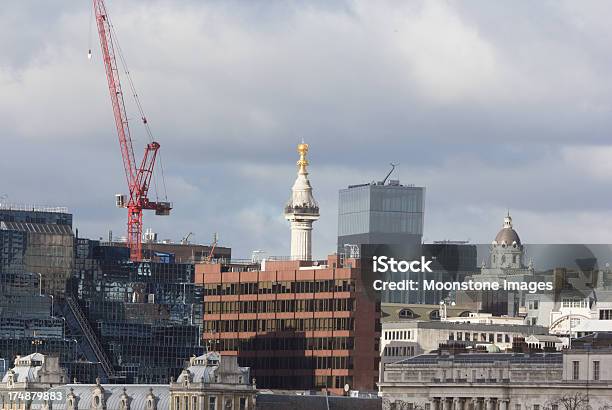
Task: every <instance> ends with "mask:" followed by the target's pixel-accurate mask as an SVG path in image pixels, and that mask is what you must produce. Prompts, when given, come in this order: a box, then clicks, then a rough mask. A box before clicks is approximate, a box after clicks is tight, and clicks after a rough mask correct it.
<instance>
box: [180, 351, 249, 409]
mask: <svg viewBox="0 0 612 410" xmlns="http://www.w3.org/2000/svg"><path fill="white" fill-rule="evenodd" d="M249 375H250V371H249V368H248V367H239V366H238V360H237V357H236V356H221V355H220V354H219V353H217V352H211V353H207V354H205V355H202V356H199V357H194V358H192V359H191V361H190V366H189V367H188V368H187V369H185V370H183V372H182V373H181V374H180V376H179V377H178V378H177V380H176V382H171V383H170V400H171V405H170V410H209V409H215V410H216V409H219V410H221V409H223V410H248V409H254V408H255V394H256V393H257V390H256V386H255V379H253V380H252V382H251V380H249Z"/></svg>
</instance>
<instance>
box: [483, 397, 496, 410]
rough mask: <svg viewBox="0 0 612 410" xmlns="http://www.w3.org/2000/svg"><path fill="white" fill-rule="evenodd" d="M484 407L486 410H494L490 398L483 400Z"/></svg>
mask: <svg viewBox="0 0 612 410" xmlns="http://www.w3.org/2000/svg"><path fill="white" fill-rule="evenodd" d="M485 406H486V410H494V409H493V399H492V398H490V397H489V398H487V399H485Z"/></svg>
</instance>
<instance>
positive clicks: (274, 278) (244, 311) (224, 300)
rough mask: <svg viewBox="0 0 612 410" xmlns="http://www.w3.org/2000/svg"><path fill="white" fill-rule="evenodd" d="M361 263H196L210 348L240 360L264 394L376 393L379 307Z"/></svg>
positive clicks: (336, 260) (333, 258)
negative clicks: (296, 391)
mask: <svg viewBox="0 0 612 410" xmlns="http://www.w3.org/2000/svg"><path fill="white" fill-rule="evenodd" d="M359 263H360V261H359V260H355V259H347V260H346V261H344V262H342V261H341V260H340V258H338V257H337V256H336V255H331V256H329V257H328V259H327V261H319V262H317V261H304V260H291V261H265V262H264V263H262V264H261V265H262V266H259V265H254V264H249V265H244V264H243V265H236V264H231V263H228V264H197V265H196V274H195V277H196V282H198V283H201V284H203V285H204V288H205V290H204V329H203V335H202V337H203V339H204V343H207V345H208V346H209V348H211V349H213V350H217V351H219V352H220V353H222V354H236V355H238V360H239V363H240V365H241V366H248V367H250V368H251V374H252V377H255V378H256V380H257V386H258V387H260V388H277V389H325V388H326V387H327V388H329V389H330V391H331V392H333V393H334V394H342V392H343V388H344V386H345V385H346V384H348V385H349V387H350V389H351V390H362V391H363V390H365V391H372V390H374V389H376V384H375V383H376V382H377V371H378V370H377V369H378V363H379V360H380V358H379V355H378V351H379V339H380V302H378V301H375V300H372V299H371V298H370V297H369V296H368V295H367V294H366V289H365V287H364V284H363V281H362V279H361V275H360V268H359Z"/></svg>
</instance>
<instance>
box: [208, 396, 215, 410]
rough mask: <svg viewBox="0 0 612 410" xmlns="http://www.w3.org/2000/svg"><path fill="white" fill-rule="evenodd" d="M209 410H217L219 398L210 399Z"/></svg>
mask: <svg viewBox="0 0 612 410" xmlns="http://www.w3.org/2000/svg"><path fill="white" fill-rule="evenodd" d="M208 410H217V398H216V397H215V396H212V397H209V398H208Z"/></svg>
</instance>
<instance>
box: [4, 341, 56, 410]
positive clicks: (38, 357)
mask: <svg viewBox="0 0 612 410" xmlns="http://www.w3.org/2000/svg"><path fill="white" fill-rule="evenodd" d="M67 381H68V380H67V376H66V371H65V370H64V369H63V368H61V367H60V365H59V358H57V357H48V356H45V355H43V354H41V353H32V354H30V355H28V356H24V357H20V356H17V358H16V359H15V366H14V367H12V368H10V369H9V370H8V372H7V373H6V374H5V375H4V377H3V378H2V384H1V385H0V409H2V410H9V409H10V410H22V409H23V410H29V409H31V408H33V407H32V406H33V404H34V402H35V401H36V400H35V398H36V396H35V393H37V392H38V393H42V392H45V391H47V390H48V389H49V388H51V387H53V386H56V385H62V384H64V383H66V382H67Z"/></svg>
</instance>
